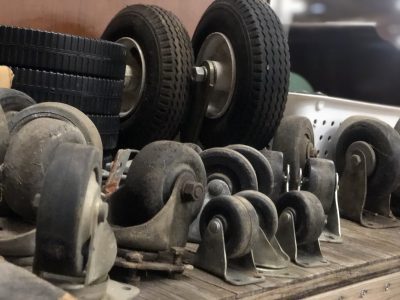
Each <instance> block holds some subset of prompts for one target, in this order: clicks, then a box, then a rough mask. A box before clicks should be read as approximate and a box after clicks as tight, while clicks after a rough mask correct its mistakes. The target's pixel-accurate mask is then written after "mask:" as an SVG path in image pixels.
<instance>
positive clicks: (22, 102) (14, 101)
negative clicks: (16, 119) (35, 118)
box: [0, 89, 36, 121]
mask: <svg viewBox="0 0 400 300" xmlns="http://www.w3.org/2000/svg"><path fill="white" fill-rule="evenodd" d="M34 104H36V102H35V100H33V99H32V98H31V97H29V96H28V95H27V94H25V93H23V92H20V91H17V90H13V89H0V105H1V107H2V108H3V111H4V113H5V114H6V118H7V121H9V120H10V119H11V118H12V117H13V116H14V115H15V114H16V113H17V112H19V111H21V110H23V109H25V108H27V107H29V106H31V105H34Z"/></svg>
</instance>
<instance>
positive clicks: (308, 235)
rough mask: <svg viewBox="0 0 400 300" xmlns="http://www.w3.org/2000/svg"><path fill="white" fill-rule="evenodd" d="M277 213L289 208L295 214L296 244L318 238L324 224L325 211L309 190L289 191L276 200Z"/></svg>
mask: <svg viewBox="0 0 400 300" xmlns="http://www.w3.org/2000/svg"><path fill="white" fill-rule="evenodd" d="M276 208H277V211H278V215H279V216H280V215H281V214H282V212H283V211H284V210H285V209H287V208H289V209H291V210H292V211H293V212H294V215H295V218H294V219H295V230H296V238H297V243H298V244H307V243H311V242H315V241H316V240H318V238H319V236H320V235H321V233H322V230H323V229H324V226H325V213H324V208H323V207H322V204H321V202H320V201H319V199H318V198H317V197H316V196H315V195H314V194H311V193H310V192H306V191H291V192H288V193H285V194H283V195H282V196H281V197H280V198H279V199H278V201H277V202H276Z"/></svg>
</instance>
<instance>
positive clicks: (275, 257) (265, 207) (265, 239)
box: [235, 191, 290, 269]
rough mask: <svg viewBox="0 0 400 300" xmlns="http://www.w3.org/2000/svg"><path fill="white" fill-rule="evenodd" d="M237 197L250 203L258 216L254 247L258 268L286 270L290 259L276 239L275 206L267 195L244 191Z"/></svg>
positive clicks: (276, 217)
mask: <svg viewBox="0 0 400 300" xmlns="http://www.w3.org/2000/svg"><path fill="white" fill-rule="evenodd" d="M235 196H239V197H242V198H244V199H246V200H247V201H249V202H250V204H251V205H252V206H253V207H254V209H255V211H256V213H257V216H258V221H259V233H258V237H257V238H256V241H255V242H254V246H253V256H254V262H255V264H256V266H257V268H263V269H283V268H286V267H287V266H288V264H289V261H290V259H289V257H288V256H287V254H286V253H285V252H284V251H283V250H282V248H281V246H280V245H279V242H278V240H277V239H276V237H275V235H276V233H277V231H278V213H277V211H276V207H275V204H274V203H273V202H272V200H271V199H269V198H268V197H267V196H266V195H264V194H262V193H260V192H256V191H243V192H240V193H238V194H236V195H235Z"/></svg>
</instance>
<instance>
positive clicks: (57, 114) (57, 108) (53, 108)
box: [9, 102, 103, 154]
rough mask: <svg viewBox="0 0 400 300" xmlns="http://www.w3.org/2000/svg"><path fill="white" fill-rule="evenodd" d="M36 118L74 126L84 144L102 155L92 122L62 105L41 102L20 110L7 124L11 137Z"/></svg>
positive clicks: (101, 146)
mask: <svg viewBox="0 0 400 300" xmlns="http://www.w3.org/2000/svg"><path fill="white" fill-rule="evenodd" d="M38 118H49V119H56V120H62V121H66V122H68V123H70V124H72V125H74V126H76V127H77V128H78V129H79V130H80V131H81V132H82V134H83V136H84V137H85V140H86V143H87V144H88V145H93V146H95V147H96V148H97V149H99V151H100V153H101V154H102V153H103V144H102V142H101V137H100V134H99V132H98V130H97V128H96V126H95V125H94V124H93V122H92V121H90V119H89V118H88V117H87V116H86V115H85V114H84V113H82V112H81V111H80V110H78V109H76V108H74V107H72V106H69V105H66V104H63V103H54V102H43V103H40V104H36V105H33V106H30V107H28V108H26V109H24V110H22V111H21V112H19V113H18V114H17V115H15V116H14V117H13V118H12V120H11V121H10V123H9V127H10V133H11V135H12V134H14V133H16V132H17V131H19V130H20V129H21V128H22V127H23V126H24V125H25V124H27V123H29V122H31V121H32V120H35V119H38Z"/></svg>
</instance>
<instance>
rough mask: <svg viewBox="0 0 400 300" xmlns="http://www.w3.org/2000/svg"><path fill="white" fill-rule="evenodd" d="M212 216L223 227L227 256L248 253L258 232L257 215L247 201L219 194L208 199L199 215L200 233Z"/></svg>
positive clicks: (238, 255)
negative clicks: (219, 221) (218, 220)
mask: <svg viewBox="0 0 400 300" xmlns="http://www.w3.org/2000/svg"><path fill="white" fill-rule="evenodd" d="M213 218H218V219H220V220H221V222H222V224H223V227H224V239H225V245H226V246H225V248H226V254H227V257H228V258H238V257H241V256H244V255H245V254H247V253H249V252H250V251H251V249H252V246H253V244H254V241H255V239H256V237H257V234H258V226H259V224H258V217H257V213H256V211H255V209H254V208H253V206H252V205H251V204H250V202H249V201H247V200H246V199H244V198H242V197H238V196H220V197H217V198H214V199H212V200H210V202H208V203H207V205H206V206H205V207H204V209H203V212H202V213H201V216H200V235H201V236H203V235H204V232H205V230H206V228H207V226H208V224H209V223H210V221H211V220H212V219H213Z"/></svg>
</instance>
